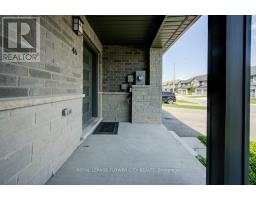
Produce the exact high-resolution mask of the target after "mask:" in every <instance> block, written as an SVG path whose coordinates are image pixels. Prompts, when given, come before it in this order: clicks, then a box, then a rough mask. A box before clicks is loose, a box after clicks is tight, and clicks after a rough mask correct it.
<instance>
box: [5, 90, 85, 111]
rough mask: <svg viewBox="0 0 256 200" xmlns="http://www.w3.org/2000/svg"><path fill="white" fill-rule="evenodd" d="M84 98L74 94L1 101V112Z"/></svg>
mask: <svg viewBox="0 0 256 200" xmlns="http://www.w3.org/2000/svg"><path fill="white" fill-rule="evenodd" d="M83 97H84V94H73V95H63V96H44V97H17V98H5V99H1V100H0V111H3V110H10V109H16V108H23V107H30V106H36V105H41V104H48V103H54V102H58V101H66V100H71V99H79V98H83Z"/></svg>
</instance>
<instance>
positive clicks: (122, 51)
mask: <svg viewBox="0 0 256 200" xmlns="http://www.w3.org/2000/svg"><path fill="white" fill-rule="evenodd" d="M137 70H148V50H147V49H146V48H140V47H134V46H120V45H104V46H103V84H102V89H103V92H118V91H120V84H122V83H125V82H127V79H126V78H127V75H129V74H132V73H134V72H135V71H137Z"/></svg>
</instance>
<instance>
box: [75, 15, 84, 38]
mask: <svg viewBox="0 0 256 200" xmlns="http://www.w3.org/2000/svg"><path fill="white" fill-rule="evenodd" d="M83 23H84V22H83V21H82V20H81V17H79V16H74V17H73V31H75V32H76V34H77V35H83Z"/></svg>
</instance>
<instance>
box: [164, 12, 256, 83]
mask: <svg viewBox="0 0 256 200" xmlns="http://www.w3.org/2000/svg"><path fill="white" fill-rule="evenodd" d="M207 29H208V19H207V16H202V17H200V18H199V20H198V21H197V22H196V23H195V24H193V26H192V27H190V29H189V30H188V31H187V32H186V33H184V34H183V35H182V36H181V37H180V38H179V40H177V42H176V43H174V45H173V46H171V48H169V49H168V50H167V51H166V52H165V54H164V55H163V81H167V80H173V71H174V70H173V68H174V65H175V79H182V80H184V79H188V78H191V77H193V76H196V75H202V74H207V52H208V50H207V43H208V33H207ZM251 63H252V65H256V16H253V18H252V56H251Z"/></svg>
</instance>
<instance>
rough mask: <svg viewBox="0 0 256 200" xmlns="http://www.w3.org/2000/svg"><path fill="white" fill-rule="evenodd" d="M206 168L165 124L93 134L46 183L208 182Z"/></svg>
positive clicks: (124, 126)
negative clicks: (115, 132)
mask: <svg viewBox="0 0 256 200" xmlns="http://www.w3.org/2000/svg"><path fill="white" fill-rule="evenodd" d="M205 171H206V169H205V167H204V166H202V165H201V163H200V162H199V161H198V160H197V159H196V158H194V157H193V156H192V155H191V154H190V153H189V152H188V151H187V150H186V149H185V148H184V147H183V146H182V145H181V144H180V143H179V142H178V141H177V140H176V139H175V138H174V137H173V136H172V135H171V134H170V133H169V132H168V131H167V129H166V128H165V127H164V126H163V125H148V124H147V125H146V124H130V123H120V124H119V131H118V135H90V136H88V138H87V140H86V141H85V142H83V143H82V144H81V145H80V146H79V148H78V149H77V150H76V151H75V152H74V153H73V155H72V156H71V157H70V158H69V159H68V161H67V162H66V163H65V164H64V165H63V166H62V167H61V169H60V170H59V171H58V172H57V173H56V174H55V176H53V177H52V178H51V179H50V180H49V181H48V182H47V184H60V185H62V184H117V185H119V184H205V179H206V177H205Z"/></svg>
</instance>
